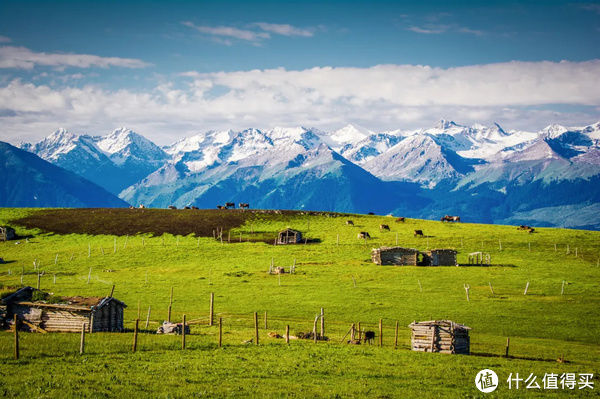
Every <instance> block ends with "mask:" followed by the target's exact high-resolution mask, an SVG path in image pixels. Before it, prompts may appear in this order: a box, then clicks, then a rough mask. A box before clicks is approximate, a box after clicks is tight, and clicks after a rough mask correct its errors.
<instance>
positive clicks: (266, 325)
mask: <svg viewBox="0 0 600 399" xmlns="http://www.w3.org/2000/svg"><path fill="white" fill-rule="evenodd" d="M268 328H269V327H268V324H267V311H266V310H265V330H267V329H268Z"/></svg>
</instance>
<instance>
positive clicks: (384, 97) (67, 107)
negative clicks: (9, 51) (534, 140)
mask: <svg viewBox="0 0 600 399" xmlns="http://www.w3.org/2000/svg"><path fill="white" fill-rule="evenodd" d="M598 81H600V60H592V61H586V62H567V61H562V62H516V61H515V62H508V63H497V64H486V65H473V66H465V67H456V68H447V69H444V68H432V67H429V66H415V65H378V66H373V67H370V68H332V67H319V68H311V69H305V70H298V71H293V70H286V69H268V70H250V71H239V72H217V73H198V72H194V71H188V72H185V73H182V74H181V75H180V76H179V77H174V78H173V81H172V83H168V84H162V85H159V86H157V87H155V88H154V89H153V90H150V91H141V92H138V91H132V90H117V91H108V90H105V89H101V88H99V87H95V86H91V85H89V86H83V87H62V88H54V87H49V86H45V85H35V84H32V83H24V82H22V81H20V80H12V81H10V82H8V83H7V84H5V86H4V87H0V123H2V126H3V129H4V130H3V135H7V136H8V139H10V140H9V141H17V138H27V139H30V137H33V136H35V137H36V138H37V137H41V136H44V135H47V134H48V133H49V132H50V131H52V130H54V129H55V128H56V127H58V126H64V127H67V128H70V129H73V130H77V131H86V132H90V133H93V134H95V133H103V132H105V131H108V130H110V129H112V128H114V127H116V126H121V125H127V126H130V127H132V128H135V129H137V130H139V131H140V132H141V133H143V134H145V135H148V136H149V137H151V138H153V139H155V140H157V141H158V142H162V143H167V142H170V141H173V140H175V139H176V138H179V137H181V136H183V135H185V134H191V133H194V132H198V131H204V130H207V129H211V128H245V127H259V128H265V127H272V126H275V125H284V126H293V125H305V126H306V125H308V126H318V127H322V128H335V127H340V126H341V125H343V124H345V123H348V122H354V123H359V124H361V125H363V126H366V127H369V128H371V129H375V130H388V129H397V128H412V127H423V126H429V125H430V124H431V123H432V122H433V121H435V120H437V119H439V118H441V117H444V118H448V119H455V120H458V121H460V122H464V123H469V122H484V123H485V122H488V121H499V122H500V123H503V124H505V125H508V127H517V128H530V129H538V128H540V127H543V126H545V125H546V124H548V123H550V122H558V123H565V124H571V125H572V124H579V123H580V122H583V123H588V122H592V121H594V120H597V119H600V91H598V90H597V82H598ZM561 106H564V107H563V108H570V109H571V110H570V111H569V112H560V111H557V110H556V107H558V108H561ZM553 107H554V110H553ZM573 109H575V110H573ZM582 109H583V110H582Z"/></svg>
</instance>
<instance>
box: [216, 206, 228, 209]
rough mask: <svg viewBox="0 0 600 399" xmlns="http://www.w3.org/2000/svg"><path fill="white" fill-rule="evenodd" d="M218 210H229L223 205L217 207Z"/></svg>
mask: <svg viewBox="0 0 600 399" xmlns="http://www.w3.org/2000/svg"><path fill="white" fill-rule="evenodd" d="M217 209H227V208H226V207H224V206H223V205H217Z"/></svg>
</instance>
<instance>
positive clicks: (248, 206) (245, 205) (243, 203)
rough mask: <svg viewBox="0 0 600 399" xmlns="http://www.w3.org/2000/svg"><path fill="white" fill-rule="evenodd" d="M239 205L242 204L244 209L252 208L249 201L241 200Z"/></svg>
mask: <svg viewBox="0 0 600 399" xmlns="http://www.w3.org/2000/svg"><path fill="white" fill-rule="evenodd" d="M239 206H240V208H241V209H244V208H246V209H248V208H250V204H248V203H247V202H240V205H239Z"/></svg>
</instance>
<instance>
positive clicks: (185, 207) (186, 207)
mask: <svg viewBox="0 0 600 399" xmlns="http://www.w3.org/2000/svg"><path fill="white" fill-rule="evenodd" d="M183 209H192V208H190V207H189V206H184V207H183Z"/></svg>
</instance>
